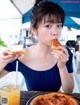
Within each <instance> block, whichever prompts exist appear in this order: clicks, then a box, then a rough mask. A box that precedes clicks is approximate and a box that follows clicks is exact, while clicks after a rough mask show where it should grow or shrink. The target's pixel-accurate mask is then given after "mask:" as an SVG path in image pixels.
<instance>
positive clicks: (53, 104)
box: [30, 92, 79, 105]
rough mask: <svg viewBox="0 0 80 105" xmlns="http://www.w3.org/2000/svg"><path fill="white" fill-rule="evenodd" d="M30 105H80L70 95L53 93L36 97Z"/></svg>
mask: <svg viewBox="0 0 80 105" xmlns="http://www.w3.org/2000/svg"><path fill="white" fill-rule="evenodd" d="M30 105H79V104H78V102H77V100H75V99H74V98H72V97H71V96H69V95H66V94H63V93H58V92H52V93H48V94H43V95H39V96H37V97H35V98H34V99H33V100H32V101H31V103H30Z"/></svg>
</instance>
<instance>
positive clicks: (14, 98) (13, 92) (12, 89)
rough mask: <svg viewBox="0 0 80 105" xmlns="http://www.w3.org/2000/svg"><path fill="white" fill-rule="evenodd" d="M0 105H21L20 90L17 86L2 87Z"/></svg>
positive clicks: (0, 89)
mask: <svg viewBox="0 0 80 105" xmlns="http://www.w3.org/2000/svg"><path fill="white" fill-rule="evenodd" d="M0 105H20V89H19V87H18V86H15V85H12V84H11V85H10V84H9V85H5V86H2V87H0Z"/></svg>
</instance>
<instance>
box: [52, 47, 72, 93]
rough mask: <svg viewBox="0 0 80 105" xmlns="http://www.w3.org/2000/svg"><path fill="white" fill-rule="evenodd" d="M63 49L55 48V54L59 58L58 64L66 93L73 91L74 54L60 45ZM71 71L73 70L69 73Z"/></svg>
mask: <svg viewBox="0 0 80 105" xmlns="http://www.w3.org/2000/svg"><path fill="white" fill-rule="evenodd" d="M60 49H61V50H53V54H54V56H55V57H56V58H57V66H58V68H59V73H60V78H61V83H62V88H63V90H64V92H65V93H71V92H72V91H73V88H74V80H73V73H71V72H72V71H73V70H72V66H71V65H72V54H69V53H71V52H68V49H66V48H65V47H64V46H60ZM69 71H71V72H70V73H69Z"/></svg>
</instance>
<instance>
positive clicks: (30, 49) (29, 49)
mask: <svg viewBox="0 0 80 105" xmlns="http://www.w3.org/2000/svg"><path fill="white" fill-rule="evenodd" d="M21 51H22V52H24V55H22V56H20V57H19V60H22V59H25V58H27V59H28V58H29V57H30V56H32V55H33V51H34V46H30V47H27V48H24V49H22V50H21Z"/></svg>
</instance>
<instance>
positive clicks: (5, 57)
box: [0, 50, 21, 64]
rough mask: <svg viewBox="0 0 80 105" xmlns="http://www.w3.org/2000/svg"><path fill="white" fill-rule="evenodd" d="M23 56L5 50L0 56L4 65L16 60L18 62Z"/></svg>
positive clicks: (0, 60)
mask: <svg viewBox="0 0 80 105" xmlns="http://www.w3.org/2000/svg"><path fill="white" fill-rule="evenodd" d="M20 55H21V54H14V53H13V52H12V51H10V50H5V51H4V52H3V53H2V55H1V56H0V62H2V63H6V64H8V63H10V62H12V61H14V60H16V59H17V58H19V57H20Z"/></svg>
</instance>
